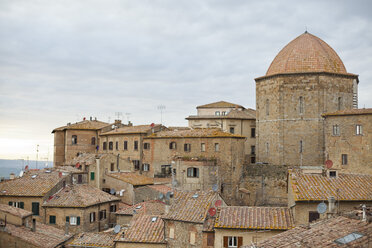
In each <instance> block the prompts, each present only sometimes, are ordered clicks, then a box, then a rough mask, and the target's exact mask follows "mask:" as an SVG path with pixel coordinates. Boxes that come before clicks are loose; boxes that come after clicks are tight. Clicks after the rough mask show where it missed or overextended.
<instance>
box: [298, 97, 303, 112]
mask: <svg viewBox="0 0 372 248" xmlns="http://www.w3.org/2000/svg"><path fill="white" fill-rule="evenodd" d="M299 102H300V107H299V110H300V114H303V113H304V98H303V97H302V96H300V99H299Z"/></svg>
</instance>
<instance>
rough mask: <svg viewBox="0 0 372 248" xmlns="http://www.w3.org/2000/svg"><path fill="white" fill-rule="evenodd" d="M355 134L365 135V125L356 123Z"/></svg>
mask: <svg viewBox="0 0 372 248" xmlns="http://www.w3.org/2000/svg"><path fill="white" fill-rule="evenodd" d="M355 135H363V125H362V124H356V125H355Z"/></svg>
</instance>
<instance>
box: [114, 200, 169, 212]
mask: <svg viewBox="0 0 372 248" xmlns="http://www.w3.org/2000/svg"><path fill="white" fill-rule="evenodd" d="M133 210H135V211H136V214H135V215H138V214H147V215H163V214H164V213H165V203H164V202H162V201H159V200H152V201H145V202H140V203H138V204H135V205H133V206H129V207H126V208H123V209H119V210H118V211H116V214H119V215H134V211H133Z"/></svg>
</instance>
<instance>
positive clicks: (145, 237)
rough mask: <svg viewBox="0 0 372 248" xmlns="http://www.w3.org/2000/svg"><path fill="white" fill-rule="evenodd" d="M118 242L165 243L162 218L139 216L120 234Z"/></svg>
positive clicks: (116, 239)
mask: <svg viewBox="0 0 372 248" xmlns="http://www.w3.org/2000/svg"><path fill="white" fill-rule="evenodd" d="M115 241H116V242H129V243H165V241H164V222H163V220H162V219H161V217H160V216H156V215H137V216H136V217H134V218H133V219H132V221H131V223H130V227H129V228H128V229H127V230H123V231H122V232H120V233H119V234H118V235H117V236H116V238H115Z"/></svg>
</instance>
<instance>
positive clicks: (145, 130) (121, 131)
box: [100, 124, 165, 136]
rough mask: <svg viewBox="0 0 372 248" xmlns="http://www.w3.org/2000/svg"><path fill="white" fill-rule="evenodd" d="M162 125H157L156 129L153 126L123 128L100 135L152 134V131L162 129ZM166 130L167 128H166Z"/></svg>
mask: <svg viewBox="0 0 372 248" xmlns="http://www.w3.org/2000/svg"><path fill="white" fill-rule="evenodd" d="M161 126H162V125H161V124H156V125H155V126H154V127H151V125H138V126H130V127H128V126H125V127H121V128H118V129H115V130H112V131H108V132H105V133H101V134H100V135H101V136H103V135H112V134H147V133H151V130H152V129H153V128H154V129H160V127H161ZM164 128H165V127H164Z"/></svg>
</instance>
